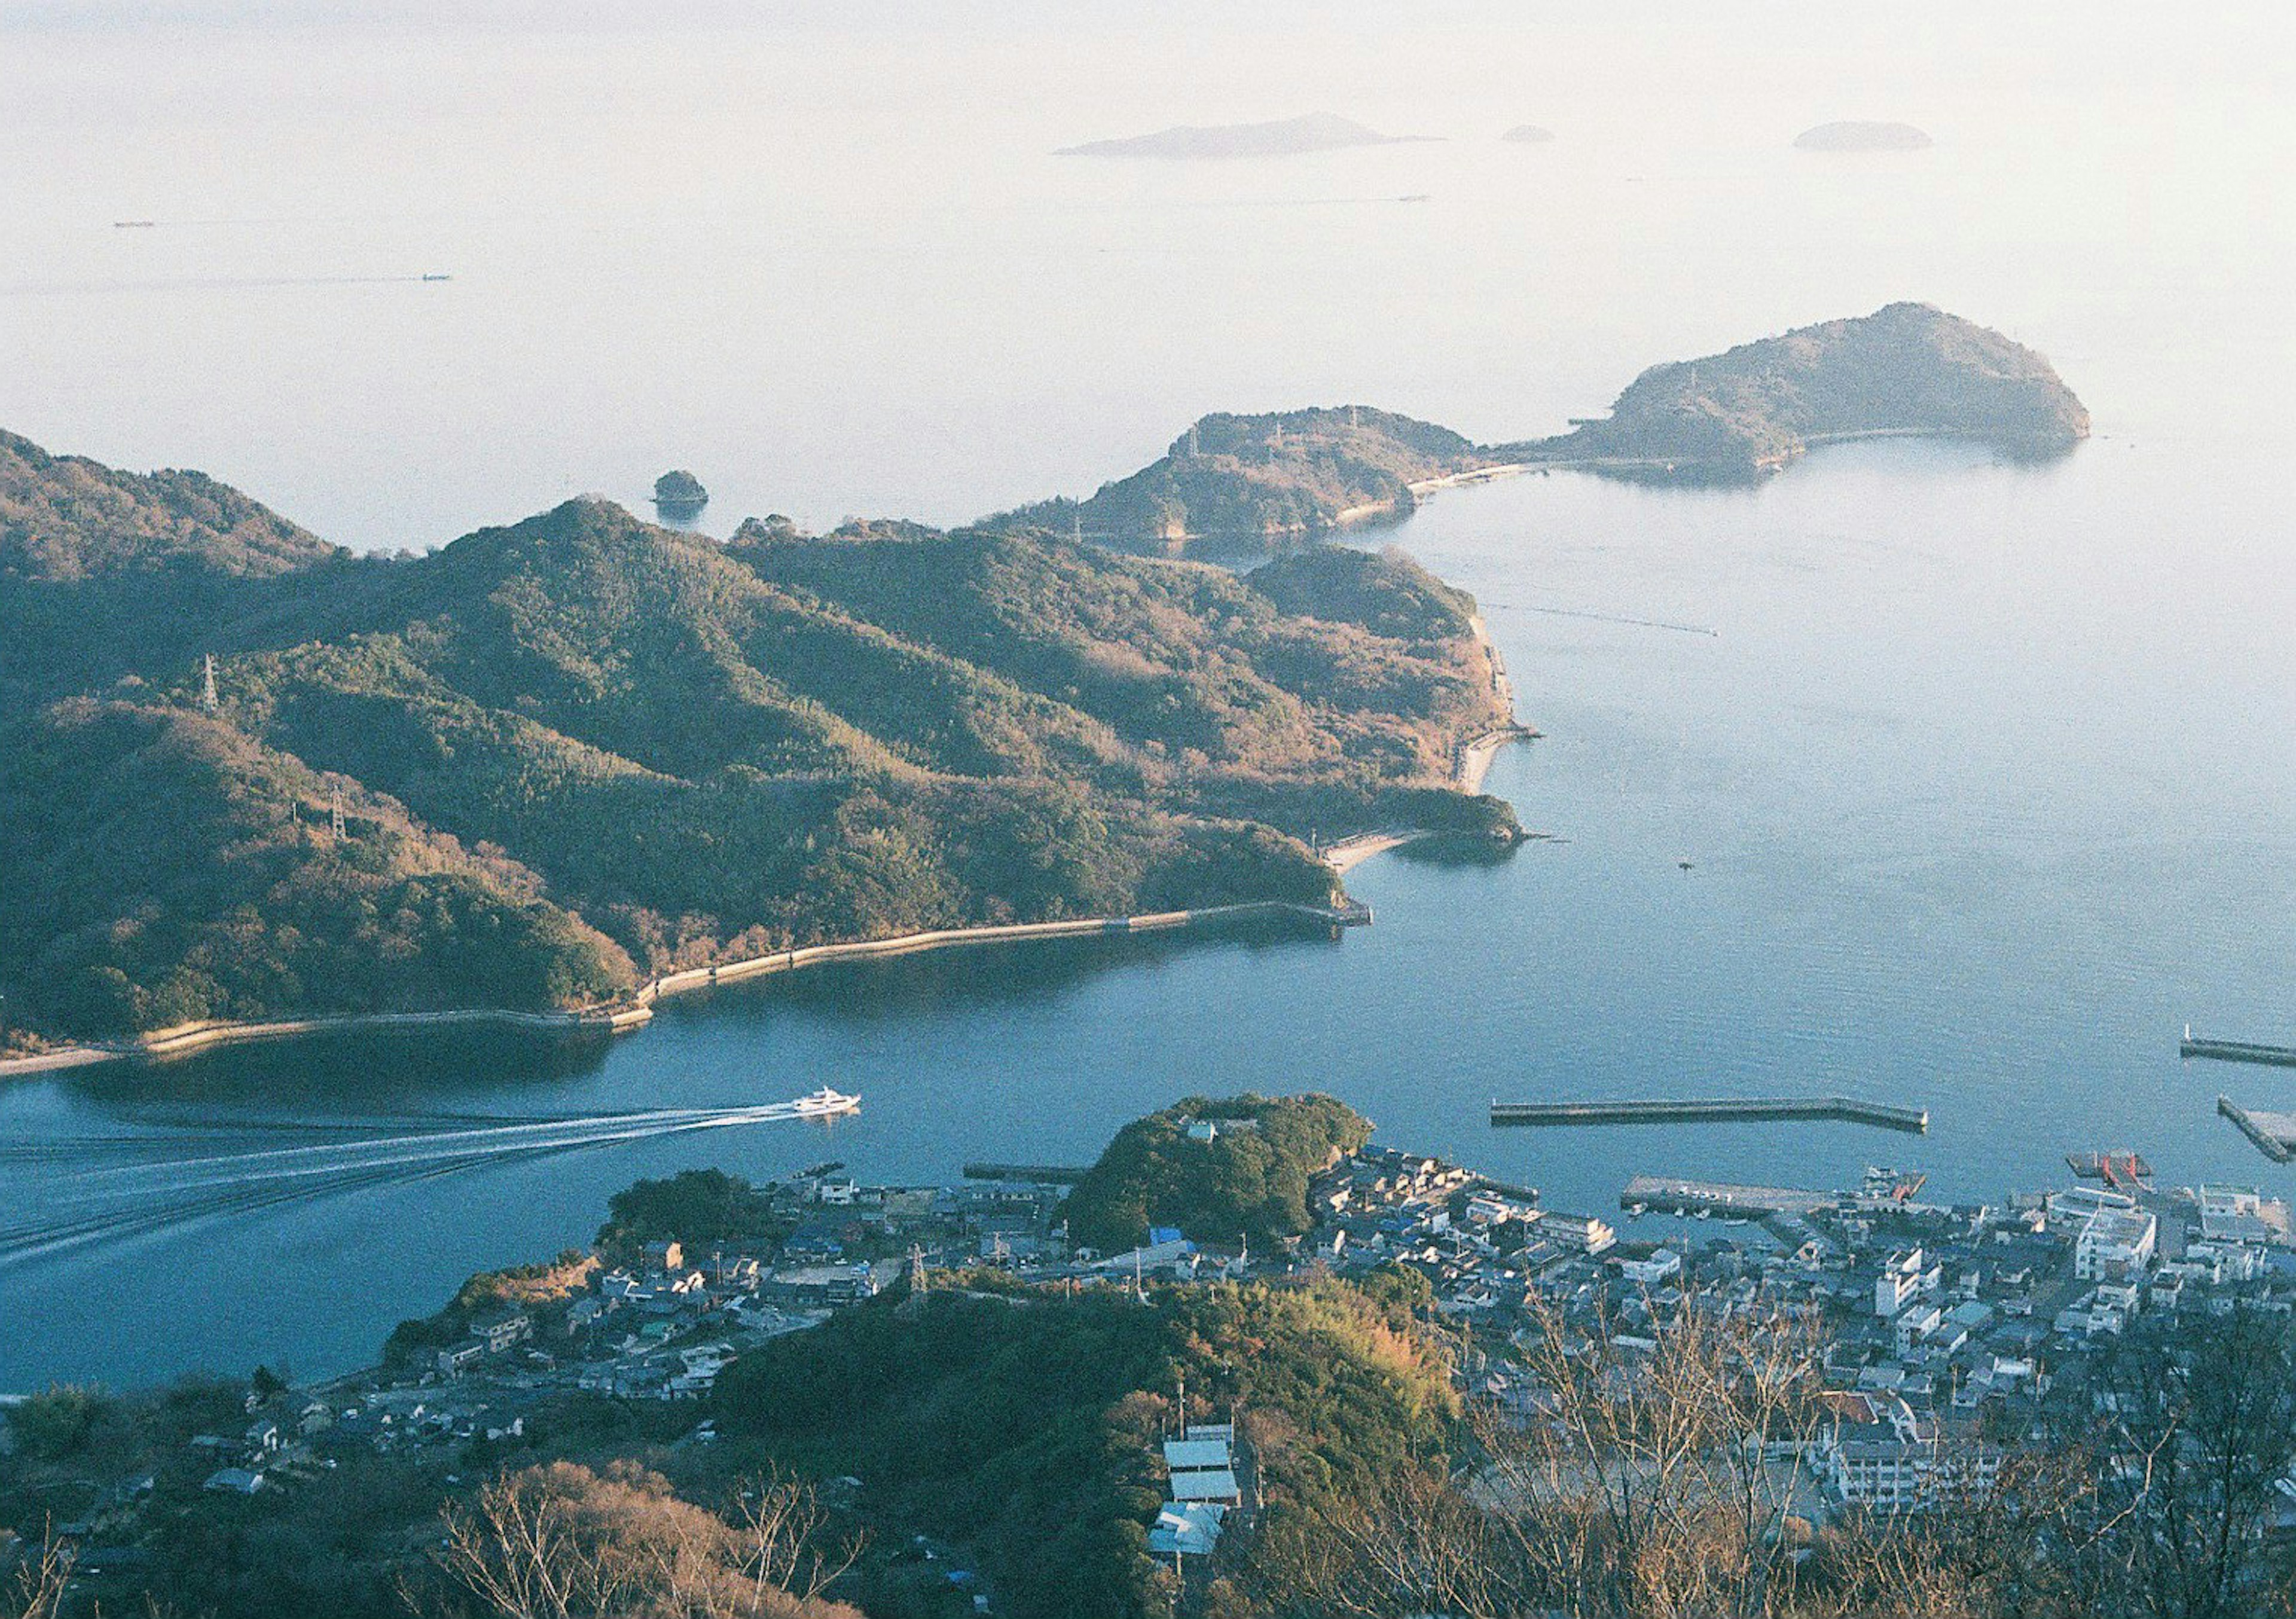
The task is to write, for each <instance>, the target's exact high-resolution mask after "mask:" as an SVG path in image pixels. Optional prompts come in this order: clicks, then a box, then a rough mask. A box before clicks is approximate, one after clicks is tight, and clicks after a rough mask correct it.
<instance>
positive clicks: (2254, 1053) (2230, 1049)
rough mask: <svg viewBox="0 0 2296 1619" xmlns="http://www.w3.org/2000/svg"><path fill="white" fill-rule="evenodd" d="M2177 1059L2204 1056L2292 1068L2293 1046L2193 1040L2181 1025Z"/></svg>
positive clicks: (2295, 1054)
mask: <svg viewBox="0 0 2296 1619" xmlns="http://www.w3.org/2000/svg"><path fill="white" fill-rule="evenodd" d="M2177 1056H2179V1057H2205V1058H2208V1059H2210V1060H2212V1061H2216V1062H2261V1063H2268V1064H2270V1065H2272V1066H2274V1067H2282V1068H2296V1046H2284V1045H2259V1044H2258V1043H2256V1042H2254V1041H2251V1040H2210V1039H2207V1038H2205V1037H2196V1036H2195V1035H2194V1033H2193V1026H2192V1025H2191V1024H2189V1023H2188V1024H2186V1025H2185V1038H2184V1040H2183V1042H2182V1043H2180V1044H2178V1046H2177Z"/></svg>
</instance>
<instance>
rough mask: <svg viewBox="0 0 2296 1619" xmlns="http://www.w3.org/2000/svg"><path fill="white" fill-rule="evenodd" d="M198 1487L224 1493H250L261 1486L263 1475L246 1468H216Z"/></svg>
mask: <svg viewBox="0 0 2296 1619" xmlns="http://www.w3.org/2000/svg"><path fill="white" fill-rule="evenodd" d="M200 1488H201V1489H202V1490H213V1491H216V1492H218V1493H219V1494H224V1495H252V1494H254V1493H255V1492H257V1491H258V1490H260V1489H262V1488H263V1475H262V1474H260V1473H257V1472H252V1471H250V1469H248V1468H217V1469H216V1470H215V1471H214V1472H212V1473H210V1474H209V1475H208V1477H207V1482H206V1483H205V1484H201V1486H200Z"/></svg>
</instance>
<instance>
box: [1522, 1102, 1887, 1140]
mask: <svg viewBox="0 0 2296 1619" xmlns="http://www.w3.org/2000/svg"><path fill="white" fill-rule="evenodd" d="M1731 1119H1763V1120H1775V1119H1786V1120H1801V1119H1815V1120H1824V1121H1829V1122H1833V1123H1838V1124H1871V1125H1874V1127H1876V1128H1878V1129H1882V1130H1902V1131H1905V1132H1908V1133H1909V1134H1914V1135H1920V1134H1923V1133H1926V1132H1927V1131H1928V1130H1929V1127H1930V1114H1929V1109H1928V1108H1899V1107H1894V1106H1891V1105H1890V1104H1888V1103H1884V1102H1868V1101H1861V1100H1858V1099H1857V1098H1856V1097H1849V1096H1725V1097H1707V1098H1701V1099H1694V1100H1682V1099H1660V1098H1647V1099H1639V1100H1624V1101H1579V1102H1502V1101H1497V1100H1495V1101H1493V1102H1492V1103H1491V1123H1492V1124H1493V1125H1494V1126H1498V1125H1546V1126H1568V1125H1577V1124H1709V1123H1715V1122H1721V1121H1727V1120H1731Z"/></svg>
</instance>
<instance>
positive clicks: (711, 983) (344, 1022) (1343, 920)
mask: <svg viewBox="0 0 2296 1619" xmlns="http://www.w3.org/2000/svg"><path fill="white" fill-rule="evenodd" d="M1284 916H1291V917H1298V918H1300V919H1301V920H1308V921H1313V922H1316V923H1318V924H1322V925H1324V926H1327V927H1331V928H1348V927H1360V926H1363V925H1365V924H1366V923H1368V922H1369V921H1370V920H1371V908H1370V907H1369V906H1367V905H1365V904H1360V903H1359V902H1357V901H1354V900H1342V901H1341V902H1340V903H1339V904H1334V905H1308V904H1298V903H1295V902H1293V901H1290V900H1253V901H1247V902H1244V903H1242V904H1233V905H1209V906H1205V907H1202V908H1201V909H1198V910H1193V911H1160V912H1150V913H1148V914H1145V915H1140V916H1113V917H1080V918H1076V919H1073V920H1067V921H1058V922H1014V923H1008V924H1004V925H1000V926H996V927H986V928H936V929H933V930H931V931H929V932H924V933H910V934H902V935H899V936H896V937H893V938H887V939H857V940H853V941H849V942H848V943H844V944H811V945H806V946H803V947H801V948H797V949H791V950H776V951H774V952H772V953H769V954H766V955H760V956H748V957H744V958H742V960H740V961H721V962H719V963H717V965H715V966H711V967H694V968H688V969H685V970H683V971H679V972H674V973H668V974H664V975H663V976H661V977H657V978H654V979H652V980H650V981H649V982H647V983H646V984H644V985H641V986H640V987H639V988H638V990H637V991H636V992H635V993H633V994H631V995H630V996H628V997H627V998H626V999H623V1000H620V1001H616V1002H606V1003H603V1004H601V1005H597V1006H590V1007H580V1008H574V1009H570V1010H556V1011H550V1010H545V1011H525V1010H517V1009H514V1008H510V1007H466V1008H458V1009H454V1010H442V1011H429V1012H349V1013H342V1014H338V1015H328V1016H321V1017H312V1018H268V1019H264V1020H260V1021H247V1022H233V1021H228V1020H222V1019H217V1020H212V1021H207V1022H200V1023H184V1024H178V1025H176V1026H172V1027H169V1028H164V1029H153V1030H152V1031H150V1032H148V1033H146V1034H140V1035H138V1036H136V1037H135V1038H134V1039H132V1040H124V1041H119V1042H117V1043H110V1044H104V1045H85V1046H74V1047H70V1048H67V1049H65V1050H63V1051H50V1052H44V1053H41V1054H40V1055H38V1056H37V1057H31V1058H20V1059H7V1060H0V1079H6V1078H12V1077H18V1076H29V1075H34V1074H38V1073H46V1072H49V1071H52V1070H53V1069H56V1068H61V1067H80V1066H85V1065H86V1064H90V1063H99V1062H122V1061H143V1062H166V1061H171V1060H173V1059H177V1058H182V1057H189V1056H192V1055H193V1054H194V1053H196V1052H200V1051H210V1050H213V1049H215V1048H217V1047H220V1046H227V1045H241V1044H247V1043H255V1042H262V1041H275V1040H293V1039H301V1038H307V1037H310V1036H316V1035H325V1034H360V1033H375V1034H386V1033H387V1034H421V1033H427V1032H430V1031H433V1030H440V1029H450V1028H457V1027H461V1028H474V1027H491V1028H504V1029H512V1030H520V1031H527V1032H531V1033H534V1034H544V1035H553V1036H561V1037H563V1036H569V1035H574V1036H589V1035H613V1034H627V1033H629V1032H630V1031H632V1030H634V1029H638V1028H643V1027H644V1026H645V1025H646V1024H647V1023H648V1022H650V1021H651V1020H652V1018H653V1006H654V1003H655V1002H658V1001H660V1000H661V999H662V998H663V997H664V996H667V995H679V994H688V993H693V992H696V991H700V990H706V989H711V988H715V987H716V986H717V985H721V984H737V983H740V982H742V980H744V979H748V978H754V977H764V976H766V975H767V974H770V973H782V972H794V971H797V970H799V969H802V968H807V967H815V966H821V965H824V964H826V963H828V962H832V961H871V960H877V959H881V958H885V957H890V956H901V955H913V954H916V953H921V952H924V951H929V950H947V949H952V948H955V947H957V946H960V945H966V944H1011V943H1016V942H1019V941H1021V940H1026V939H1054V938H1084V937H1089V936H1106V935H1121V934H1132V933H1154V932H1160V931H1163V930H1166V929H1169V928H1188V927H1194V926H1200V925H1201V924H1204V923H1207V922H1215V921H1222V920H1243V919H1246V918H1250V917H1284Z"/></svg>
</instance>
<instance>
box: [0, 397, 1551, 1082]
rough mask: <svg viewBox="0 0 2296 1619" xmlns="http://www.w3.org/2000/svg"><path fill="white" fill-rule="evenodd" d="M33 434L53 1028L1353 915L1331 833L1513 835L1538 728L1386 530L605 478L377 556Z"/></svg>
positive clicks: (249, 1017)
mask: <svg viewBox="0 0 2296 1619" xmlns="http://www.w3.org/2000/svg"><path fill="white" fill-rule="evenodd" d="M0 451H4V454H0V511H5V512H6V513H7V514H8V521H7V522H6V524H5V525H4V527H0V535H4V542H0V543H4V544H5V546H6V550H5V552H4V556H0V870H5V871H7V872H8V873H9V878H10V880H9V889H10V892H9V903H8V904H7V906H6V907H5V908H4V910H0V991H4V993H6V996H7V999H6V1001H5V1002H4V1005H5V1009H6V1012H7V1015H8V1019H9V1022H10V1024H11V1025H12V1026H14V1027H16V1028H17V1029H19V1030H23V1029H25V1028H28V1027H29V1030H31V1031H33V1032H34V1033H36V1034H39V1035H42V1036H45V1037H47V1038H50V1039H87V1038H108V1039H114V1040H118V1039H123V1038H126V1037H129V1036H135V1035H138V1034H147V1033H149V1032H152V1031H157V1030H162V1029H172V1028H177V1027H180V1026H185V1025H195V1024H199V1023H201V1022H203V1021H207V1020H228V1021H230V1022H232V1023H234V1024H247V1023H255V1024H270V1025H273V1026H280V1025H286V1026H288V1027H289V1028H290V1029H291V1027H292V1026H293V1025H294V1024H295V1023H296V1022H297V1021H299V1020H302V1019H307V1018H312V1017H315V1016H323V1015H330V1014H332V1015H341V1014H407V1013H413V1014H425V1013H435V1012H441V1011H448V1010H474V1009H499V1010H507V1011H513V1012H529V1011H546V1010H562V1009H572V1008H583V1007H597V1006H603V1007H611V1006H613V1005H615V1004H617V1003H620V1002H627V1001H628V1000H629V999H630V998H632V997H633V996H634V995H635V994H636V993H637V992H638V990H639V987H640V986H641V985H644V984H646V983H648V982H649V981H651V980H652V979H655V978H658V977H663V976H664V975H672V974H681V973H686V972H688V970H689V969H706V968H709V967H710V966H712V965H714V964H718V963H727V962H755V961H758V960H759V959H760V958H763V957H766V956H767V955H768V954H769V953H775V954H779V955H781V956H783V958H784V959H786V960H788V961H792V962H793V961H795V960H796V959H797V958H796V957H795V956H793V955H790V954H789V953H791V952H797V953H806V952H807V951H808V947H810V946H814V945H818V944H832V943H843V942H847V941H868V940H882V939H895V938H903V939H911V938H914V937H915V936H935V935H937V934H939V933H941V932H944V931H945V930H948V929H963V928H991V929H1000V928H1005V927H1006V926H1007V925H1010V924H1014V923H1062V924H1067V923H1070V922H1073V921H1077V920H1084V919H1094V918H1102V917H1124V916H1130V915H1135V914H1139V913H1151V914H1156V915H1160V914H1163V913H1169V912H1178V911H1181V910H1183V909H1189V910H1193V909H1197V908H1216V907H1221V906H1225V905H1229V904H1251V903H1264V902H1279V903H1283V904H1294V905H1303V906H1308V907H1317V906H1329V905H1331V904H1333V900H1334V898H1335V895H1336V879H1335V877H1334V875H1333V871H1332V870H1331V869H1330V868H1329V867H1328V866H1327V865H1326V864H1325V863H1324V862H1323V861H1322V860H1321V859H1319V858H1318V857H1317V855H1316V853H1315V852H1314V851H1313V850H1311V849H1310V848H1309V847H1308V845H1307V844H1306V842H1304V841H1303V839H1305V838H1308V835H1309V834H1310V833H1311V831H1315V830H1323V831H1324V832H1328V833H1331V834H1333V835H1343V834H1345V833H1347V832H1349V831H1351V830H1365V829H1368V828H1374V827H1383V826H1391V825H1396V824H1408V825H1415V826H1431V827H1436V828H1439V829H1446V830H1453V831H1457V832H1461V833H1464V834H1469V835H1472V836H1473V837H1476V838H1484V837H1488V836H1492V835H1496V836H1497V837H1498V838H1511V837H1513V835H1514V834H1515V832H1516V827H1515V822H1514V820H1513V814H1512V813H1511V812H1509V811H1508V810H1507V808H1506V807H1505V805H1503V804H1500V803H1498V802H1497V801H1496V800H1491V799H1487V798H1478V797H1472V796H1471V795H1469V794H1467V793H1464V792H1462V791H1460V790H1457V789H1456V787H1455V785H1454V782H1455V780H1456V777H1455V764H1456V758H1457V757H1458V756H1459V754H1460V752H1461V750H1462V749H1463V748H1465V747H1466V746H1467V745H1468V744H1469V743H1471V742H1472V741H1473V740H1475V739H1476V738H1478V737H1479V736H1482V735H1484V734H1486V733H1488V732H1491V731H1492V730H1494V729H1495V728H1497V727H1502V726H1505V725H1507V724H1510V723H1511V722H1512V715H1511V714H1509V713H1508V712H1507V707H1506V701H1505V683H1504V681H1503V679H1502V678H1501V677H1500V676H1499V675H1498V672H1497V666H1496V664H1495V661H1494V659H1493V658H1492V656H1491V654H1490V653H1489V651H1488V649H1487V647H1486V646H1485V644H1484V642H1482V640H1481V638H1480V634H1479V630H1478V627H1477V625H1476V621H1475V618H1474V615H1473V603H1472V601H1471V600H1469V599H1468V598H1467V597H1466V596H1465V595H1464V594H1463V593H1460V592H1457V591H1454V590H1451V589H1449V588H1448V587H1447V586H1445V585H1442V584H1441V583H1440V582H1439V581H1437V580H1435V579H1433V578H1432V577H1431V576H1429V575H1427V574H1426V573H1425V572H1424V570H1423V569H1421V568H1418V567H1417V566H1416V565H1415V564H1414V563H1412V562H1411V561H1409V560H1406V559H1405V558H1403V557H1402V556H1400V555H1399V554H1389V555H1384V556H1382V555H1372V554H1368V553H1365V552H1354V551H1347V552H1341V551H1336V550H1319V551H1311V552H1305V553H1302V554H1300V555H1297V556H1292V557H1287V558H1284V559H1282V560H1278V561H1276V562H1274V563H1272V564H1270V565H1269V566H1267V567H1266V568H1262V569H1261V570H1260V571H1259V572H1258V573H1256V574H1253V575H1251V576H1249V577H1238V576H1236V575H1234V574H1233V573H1230V572H1228V571H1226V570H1223V569H1218V568H1210V567H1207V566H1204V565H1201V564H1198V563H1193V562H1190V563H1170V562H1161V561H1152V560H1141V559H1136V558H1130V557H1125V556H1121V555H1119V554H1115V553H1113V552H1110V551H1108V550H1106V549H1103V548H1100V547H1095V546H1087V545H1078V544H1076V543H1074V541H1073V539H1072V538H1071V537H1069V536H1064V535H1062V534H1061V533H1059V532H1057V531H1055V532H1052V533H1046V532H1044V531H1042V530H1037V529H1029V528H1027V527H1022V526H1017V525H1007V526H1005V527H1001V528H999V529H996V530H995V531H990V530H987V529H975V530H970V531H964V532H959V533H943V532H940V531H938V530H934V529H931V528H926V527H921V526H917V525H913V524H896V523H874V524H869V523H857V524H853V525H849V526H848V527H845V528H842V529H840V530H838V531H837V532H835V533H833V534H829V535H820V536H815V535H807V534H803V533H801V532H799V530H798V529H797V528H796V527H795V526H794V525H792V524H789V523H787V522H786V521H785V520H783V521H782V522H778V523H773V522H767V523H753V524H750V525H745V526H744V527H743V528H742V531H741V532H740V534H739V536H737V538H736V539H735V540H734V542H732V543H729V544H719V543H717V542H716V541H713V540H711V539H709V538H708V537H706V536H699V535H694V534H689V533H681V532H677V531H674V530H671V529H668V528H664V527H658V526H656V525H653V524H651V523H646V522H644V521H641V520H639V519H637V518H635V517H634V516H632V515H631V514H630V513H628V512H627V511H623V510H622V509H621V508H619V506H616V505H613V504H611V503H607V502H605V501H603V500H595V499H589V500H578V501H573V502H570V503H567V504H565V505H563V506H561V507H559V508H557V509H556V510H554V511H548V512H545V513H543V514H541V515H540V516H537V517H534V518H530V519H527V520H526V521H524V522H521V523H518V524H515V525H512V526H511V527H502V528H490V529H484V530H481V531H480V532H478V533H475V534H471V535H467V536H463V538H461V539H459V540H456V541H455V542H454V543H453V544H449V545H447V546H445V547H444V548H442V549H440V550H439V551H437V552H433V553H431V554H430V555H427V556H422V557H418V558H401V559H398V560H386V559H381V558H364V559H360V558H351V557H349V556H348V555H346V554H344V553H341V552H338V551H336V549H335V548H333V547H332V546H328V545H326V544H324V543H322V542H320V541H318V540H316V539H315V538H313V537H311V536H307V535H305V534H304V533H303V532H302V531H301V530H299V529H298V528H296V527H294V526H293V525H291V524H289V523H287V522H285V521H284V520H283V519H278V518H276V517H275V516H274V515H272V514H270V513H268V512H266V511H264V510H263V509H262V508H261V507H259V506H258V505H257V504H256V503H254V502H252V501H250V500H248V499H247V498H246V497H245V496H243V495H237V494H235V493H234V492H232V491H230V490H227V489H225V488H224V487H223V486H221V485H218V484H215V483H212V482H211V481H209V480H207V479H203V478H199V477H198V476H197V475H194V474H184V473H164V474H159V475H156V476H154V477H152V478H137V477H134V476H132V475H127V474H120V473H114V472H111V471H110V470H107V469H102V468H99V467H96V466H95V465H94V463H91V462H82V461H77V460H70V459H63V458H56V457H51V456H48V455H45V454H44V453H41V452H39V451H37V449H35V448H34V447H32V446H29V445H26V444H25V443H23V441H21V440H8V441H6V442H5V444H4V445H0ZM186 607H188V609H189V610H185V609H186ZM703 976H704V977H706V974H705V975H703ZM283 1032H284V1031H283Z"/></svg>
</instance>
